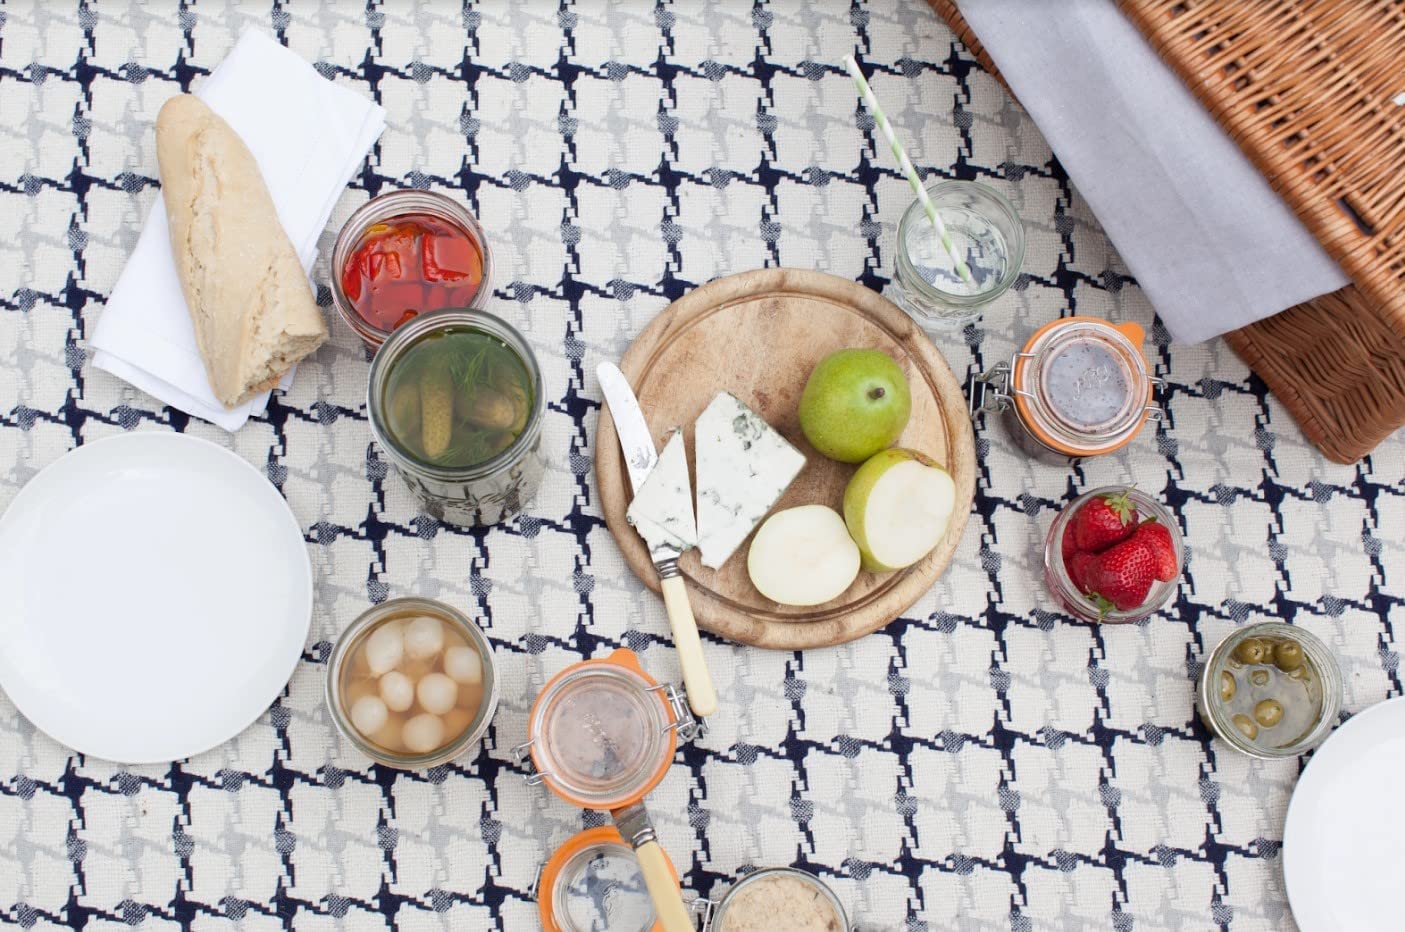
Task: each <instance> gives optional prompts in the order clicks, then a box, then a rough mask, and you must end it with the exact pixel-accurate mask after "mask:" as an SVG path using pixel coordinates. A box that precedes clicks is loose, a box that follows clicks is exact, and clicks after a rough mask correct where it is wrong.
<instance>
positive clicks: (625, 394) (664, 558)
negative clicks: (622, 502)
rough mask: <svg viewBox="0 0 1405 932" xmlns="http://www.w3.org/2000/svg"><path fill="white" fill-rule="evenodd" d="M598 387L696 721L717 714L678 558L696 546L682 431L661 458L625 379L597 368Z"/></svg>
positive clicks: (630, 515)
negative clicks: (621, 456)
mask: <svg viewBox="0 0 1405 932" xmlns="http://www.w3.org/2000/svg"><path fill="white" fill-rule="evenodd" d="M595 374H596V375H597V376H599V378H600V389H601V391H603V392H604V393H605V401H606V402H608V403H609V405H610V415H611V416H612V417H613V418H614V421H615V432H616V433H617V434H619V438H620V449H621V450H623V451H624V461H625V469H626V471H627V472H628V473H629V485H630V488H631V489H632V490H633V492H634V495H633V500H632V501H631V502H630V503H629V509H628V510H627V511H626V512H625V517H626V518H627V519H628V520H629V523H630V524H631V525H633V526H634V529H635V530H636V531H638V532H639V536H640V537H642V538H643V539H644V542H645V543H646V544H647V545H648V547H649V559H650V560H651V561H652V562H653V564H654V569H656V570H658V574H659V591H660V592H661V593H662V594H663V603H664V608H665V609H666V610H667V611H668V624H669V627H670V628H672V630H673V643H674V646H675V647H676V648H677V650H678V665H679V667H681V668H682V670H683V684H684V686H685V687H686V688H687V692H688V707H689V708H691V709H692V710H693V714H694V715H696V716H698V717H699V718H703V717H706V716H708V715H711V714H712V713H713V712H715V711H717V690H716V689H715V688H714V687H713V685H712V675H711V674H710V673H708V672H707V658H706V657H705V656H704V655H703V648H702V639H701V638H700V637H699V635H698V624H697V621H696V620H695V619H694V618H693V607H692V605H691V604H690V603H689V601H688V590H687V588H686V587H685V586H684V584H683V571H682V570H680V569H679V568H678V558H679V557H680V556H682V554H683V551H684V550H687V549H689V548H691V547H694V546H696V545H697V542H698V528H697V521H696V518H695V517H694V513H693V490H692V483H691V482H689V480H688V454H687V451H686V450H684V449H683V433H682V430H681V429H680V430H678V431H675V432H674V434H673V436H672V437H670V438H669V441H668V445H667V446H665V447H664V451H663V456H660V455H659V452H658V449H657V448H656V447H655V446H654V437H653V434H651V433H649V424H648V422H647V421H645V420H644V412H643V411H641V410H640V408H639V399H638V398H636V397H634V390H633V389H632V388H630V387H629V380H628V379H626V378H625V377H624V373H623V372H621V371H620V370H619V368H618V367H617V366H615V365H614V364H613V363H609V362H602V363H601V364H600V365H598V366H596V368H595Z"/></svg>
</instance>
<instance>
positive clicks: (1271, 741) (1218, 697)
mask: <svg viewBox="0 0 1405 932" xmlns="http://www.w3.org/2000/svg"><path fill="white" fill-rule="evenodd" d="M1195 697H1196V698H1195V704H1196V708H1197V710H1198V711H1199V712H1200V718H1201V720H1203V721H1204V722H1205V725H1206V727H1208V728H1209V729H1210V730H1211V731H1212V732H1214V733H1215V734H1216V735H1218V736H1219V737H1220V738H1221V739H1222V740H1223V741H1224V742H1225V743H1226V744H1228V745H1229V746H1230V747H1232V748H1234V749H1235V750H1238V751H1243V752H1244V753H1245V754H1248V755H1250V756H1251V757H1259V758H1265V759H1271V758H1282V757H1296V756H1297V755H1299V754H1303V753H1305V752H1307V751H1310V750H1312V749H1313V748H1315V747H1317V746H1318V745H1319V744H1321V743H1322V742H1323V741H1325V740H1326V739H1327V735H1329V734H1330V733H1331V731H1332V729H1333V728H1335V727H1336V726H1337V714H1338V712H1339V711H1340V710H1341V704H1342V675H1341V669H1340V668H1339V667H1338V665H1337V659H1336V657H1334V656H1333V655H1332V652H1331V651H1330V650H1328V649H1327V645H1325V644H1323V643H1322V642H1321V641H1320V640H1319V639H1318V638H1316V637H1314V636H1313V635H1312V634H1311V633H1309V632H1308V631H1305V630H1303V629H1302V628H1299V627H1298V626H1297V625H1286V624H1282V623H1280V622H1265V623H1263V624H1256V625H1249V626H1248V627H1246V628H1241V629H1239V630H1238V631H1235V632H1234V633H1233V634H1231V635H1230V636H1229V637H1227V638H1225V639H1224V640H1223V641H1221V642H1220V643H1219V646H1217V647H1216V648H1215V649H1214V650H1213V651H1211V652H1210V656H1209V658H1208V659H1207V660H1206V661H1205V665H1204V667H1202V668H1201V671H1200V679H1199V681H1198V683H1197V685H1196V691H1195Z"/></svg>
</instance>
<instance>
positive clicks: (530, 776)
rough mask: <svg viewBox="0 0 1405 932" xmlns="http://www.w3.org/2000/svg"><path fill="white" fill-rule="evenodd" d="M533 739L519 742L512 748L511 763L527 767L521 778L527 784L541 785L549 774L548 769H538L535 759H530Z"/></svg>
mask: <svg viewBox="0 0 1405 932" xmlns="http://www.w3.org/2000/svg"><path fill="white" fill-rule="evenodd" d="M535 740H536V739H535V738H533V739H531V741H527V742H525V743H523V744H519V745H517V747H515V748H513V749H512V760H513V763H516V764H519V765H522V766H525V767H526V768H527V772H526V773H524V774H523V775H522V779H523V780H525V781H526V782H527V785H528V786H541V785H542V784H543V783H545V782H546V778H547V777H549V776H551V773H550V772H549V771H545V770H538V769H537V764H536V761H534V760H532V741H535Z"/></svg>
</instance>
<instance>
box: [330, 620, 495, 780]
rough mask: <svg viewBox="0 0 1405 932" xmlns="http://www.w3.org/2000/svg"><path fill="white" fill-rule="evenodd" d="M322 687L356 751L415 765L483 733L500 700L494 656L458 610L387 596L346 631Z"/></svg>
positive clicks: (442, 758)
mask: <svg viewBox="0 0 1405 932" xmlns="http://www.w3.org/2000/svg"><path fill="white" fill-rule="evenodd" d="M326 689H327V707H328V709H329V710H330V711H331V714H332V721H333V722H334V723H335V724H336V726H337V730H338V731H340V732H341V733H342V734H343V735H345V736H346V738H347V739H348V740H349V741H351V743H352V744H353V745H355V746H356V748H357V749H358V750H360V751H361V752H362V753H363V754H365V755H366V756H367V757H370V758H371V759H372V760H375V761H378V762H380V763H382V764H385V765H387V766H390V767H396V768H398V769H401V770H420V769H425V768H429V767H435V766H438V765H439V764H443V763H446V762H448V761H451V760H453V759H454V758H456V757H458V756H459V755H460V754H462V753H463V752H464V751H466V750H467V749H468V748H469V747H470V746H472V745H473V744H476V743H477V742H478V741H480V740H482V738H483V735H484V733H485V732H487V730H488V724H489V723H490V722H491V721H492V720H493V714H494V713H495V712H496V711H497V707H498V677H497V662H496V659H495V657H494V655H493V646H492V644H490V643H489V641H488V638H487V636H486V635H484V634H483V632H482V631H481V630H480V629H479V627H478V626H477V625H475V624H474V623H473V622H472V621H471V620H469V618H468V617H467V616H465V615H464V614H463V613H462V612H459V611H457V610H456V609H453V608H451V607H450V606H448V605H445V604H444V603H442V602H436V601H433V600H432V599H418V598H403V599H391V600H389V601H387V602H382V603H381V604H380V605H377V606H375V607H374V608H371V609H370V610H368V611H366V612H364V613H362V614H361V616H360V617H358V618H357V619H356V620H355V621H353V622H352V623H351V625H350V626H349V627H348V628H347V629H346V630H345V631H344V632H342V635H341V637H339V638H338V639H337V643H336V645H335V646H334V647H333V648H332V654H331V657H330V658H329V659H328V661H327V687H326Z"/></svg>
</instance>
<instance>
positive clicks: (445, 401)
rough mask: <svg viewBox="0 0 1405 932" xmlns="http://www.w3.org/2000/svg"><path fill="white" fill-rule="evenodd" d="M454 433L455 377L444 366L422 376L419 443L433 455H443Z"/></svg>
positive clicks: (434, 367)
mask: <svg viewBox="0 0 1405 932" xmlns="http://www.w3.org/2000/svg"><path fill="white" fill-rule="evenodd" d="M453 436H454V379H453V376H451V375H450V374H449V370H448V369H446V368H444V367H443V366H431V367H430V368H428V369H426V370H425V372H424V374H423V375H422V376H420V443H421V445H422V446H423V447H424V455H425V456H427V457H429V458H430V459H436V458H438V457H440V456H443V455H444V453H445V452H446V451H447V450H448V449H449V441H450V440H451V439H452V438H453Z"/></svg>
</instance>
